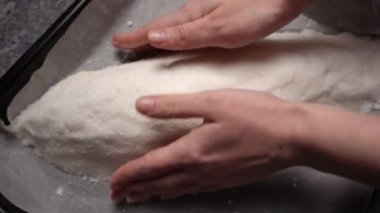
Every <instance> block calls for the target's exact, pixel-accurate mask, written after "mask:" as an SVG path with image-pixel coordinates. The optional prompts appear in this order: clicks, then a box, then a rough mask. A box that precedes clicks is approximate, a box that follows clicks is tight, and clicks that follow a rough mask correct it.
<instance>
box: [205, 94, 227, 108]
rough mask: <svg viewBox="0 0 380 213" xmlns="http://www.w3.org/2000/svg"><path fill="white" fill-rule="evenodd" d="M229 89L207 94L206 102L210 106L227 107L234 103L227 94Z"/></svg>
mask: <svg viewBox="0 0 380 213" xmlns="http://www.w3.org/2000/svg"><path fill="white" fill-rule="evenodd" d="M227 91H228V90H220V91H216V92H213V93H209V94H207V95H206V96H205V103H206V105H207V106H210V107H213V108H214V107H218V108H222V109H226V108H228V107H230V106H231V105H232V100H231V98H229V97H228V96H226V94H227Z"/></svg>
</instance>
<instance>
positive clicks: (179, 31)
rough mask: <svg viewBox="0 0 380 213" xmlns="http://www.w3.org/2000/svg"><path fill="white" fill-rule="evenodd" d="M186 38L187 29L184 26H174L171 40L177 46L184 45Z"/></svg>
mask: <svg viewBox="0 0 380 213" xmlns="http://www.w3.org/2000/svg"><path fill="white" fill-rule="evenodd" d="M187 40H188V31H187V29H186V27H184V26H183V25H180V26H178V27H176V28H175V29H174V31H173V42H174V43H175V44H176V46H177V47H179V48H181V47H186V45H187Z"/></svg>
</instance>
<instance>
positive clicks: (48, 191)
mask: <svg viewBox="0 0 380 213" xmlns="http://www.w3.org/2000/svg"><path fill="white" fill-rule="evenodd" d="M183 3H184V0H175V1H174V0H134V1H133V0H112V1H103V0H92V1H91V2H90V3H89V4H88V5H87V6H86V8H85V9H84V10H83V11H82V12H81V14H80V15H79V16H78V17H77V18H76V19H75V21H74V22H73V24H72V25H71V26H70V27H69V29H68V30H67V32H66V33H65V34H64V35H63V36H62V38H61V39H60V40H59V41H58V43H57V44H56V45H54V47H53V48H52V50H51V51H50V52H49V54H48V55H47V58H46V60H45V61H44V63H43V66H42V67H41V68H40V69H38V70H37V71H36V72H35V73H34V74H33V76H32V78H31V79H30V81H29V83H28V84H27V85H26V86H25V87H24V88H23V89H22V90H21V91H20V93H19V94H18V95H17V96H16V97H15V99H14V100H13V101H12V103H11V104H10V106H9V110H8V117H9V118H10V120H12V119H13V118H14V117H15V116H16V115H17V114H18V113H19V112H20V111H21V110H23V109H25V107H26V106H27V105H28V104H30V103H32V102H33V101H35V100H36V99H38V98H39V97H40V96H41V95H42V94H43V93H44V92H45V91H46V90H47V89H48V88H49V87H50V86H51V85H53V84H55V83H56V82H58V81H60V80H61V79H63V78H64V77H66V76H68V75H70V74H72V73H74V72H77V71H79V70H96V69H99V68H102V67H105V66H109V65H114V64H118V63H120V52H118V51H116V50H115V49H114V48H113V47H112V44H111V37H112V35H113V34H114V33H116V32H121V31H130V30H133V29H135V28H137V27H139V26H142V25H143V24H145V23H147V22H149V21H150V20H152V19H154V18H156V17H158V16H161V15H164V14H167V13H169V12H171V11H174V10H176V9H177V8H178V7H180V6H181V5H182V4H183ZM128 21H132V22H133V27H132V28H130V27H129V26H128V24H127V22H128ZM319 27H320V26H318V25H317V24H316V23H314V22H312V21H310V20H308V19H306V18H304V17H300V18H298V19H297V20H295V21H294V22H292V23H291V24H290V25H288V26H286V27H285V29H283V30H299V29H302V28H319ZM0 171H1V172H0V192H1V193H2V194H3V195H4V196H0V206H1V207H3V208H4V205H7V206H8V208H12V205H10V203H9V202H12V203H13V204H14V205H15V206H17V207H19V208H20V209H23V210H25V211H27V212H36V213H37V212H38V213H44V212H48V213H54V212H57V213H58V212H59V213H62V212H93V213H97V212H99V213H111V212H112V213H116V212H130V213H149V212H158V213H160V212H162V213H171V212H173V213H174V212H189V213H196V212H218V213H220V212H226V213H227V212H228V213H230V212H231V213H233V212H236V213H246V212H247V213H248V212H281V213H288V212H289V213H290V212H292V213H294V212H300V213H301V212H302V213H303V212H324V213H328V212H334V213H336V212H345V213H349V212H361V211H362V210H364V209H365V208H366V206H367V205H368V202H369V200H370V197H371V194H372V193H373V189H372V188H371V187H368V186H365V185H363V184H359V183H356V182H353V181H350V180H347V179H344V178H340V177H336V176H334V175H330V174H325V173H321V172H318V171H315V170H312V169H309V168H304V167H296V168H291V169H288V170H285V171H282V172H280V173H277V174H275V175H273V176H272V177H269V178H267V179H264V180H262V181H260V182H258V183H255V184H253V185H250V186H246V187H240V188H236V189H230V190H225V191H221V192H216V193H210V194H201V195H197V196H185V197H181V198H177V199H174V200H166V201H158V200H153V201H149V202H146V203H141V204H135V205H127V204H120V205H115V204H114V203H113V202H112V201H111V200H110V198H109V193H110V192H109V189H108V183H107V182H96V181H95V180H92V179H87V180H84V178H82V177H78V176H73V175H70V174H66V173H64V172H62V171H61V170H59V169H57V168H55V167H54V166H53V165H51V164H49V163H47V162H46V161H45V160H43V159H42V158H40V157H38V156H36V155H35V154H34V153H33V150H32V149H31V148H28V147H24V146H22V145H21V144H20V143H19V142H18V141H17V139H15V138H14V137H13V136H11V135H9V134H7V133H6V132H5V131H3V130H1V128H0ZM205 178H207V177H205ZM5 197H6V199H5ZM1 204H3V205H1ZM10 206H11V207H10ZM4 211H5V210H4ZM7 211H9V212H17V211H15V210H14V211H10V210H9V209H8V210H7ZM0 212H1V208H0Z"/></svg>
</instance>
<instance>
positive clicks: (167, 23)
mask: <svg viewBox="0 0 380 213" xmlns="http://www.w3.org/2000/svg"><path fill="white" fill-rule="evenodd" d="M191 11H192V10H189V9H188V8H187V7H183V8H182V9H180V10H179V11H177V12H175V13H174V14H171V15H168V16H164V17H162V18H159V19H158V20H156V21H153V22H152V23H150V24H148V25H146V26H144V27H142V28H141V29H138V30H136V31H134V32H130V33H121V34H117V35H115V36H114V37H113V44H114V46H115V47H117V48H121V49H129V48H136V47H139V46H142V45H145V44H148V43H149V39H148V33H149V32H150V31H152V30H156V29H160V28H166V27H171V26H175V25H179V24H183V23H186V22H188V21H192V20H195V19H197V18H199V17H200V16H199V15H198V14H197V13H192V12H191Z"/></svg>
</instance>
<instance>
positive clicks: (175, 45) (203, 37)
mask: <svg viewBox="0 0 380 213" xmlns="http://www.w3.org/2000/svg"><path fill="white" fill-rule="evenodd" d="M212 37H213V35H212V33H211V32H210V30H209V27H207V21H206V20H205V19H198V20H195V21H193V22H188V23H185V24H181V25H177V26H173V27H167V28H162V29H157V30H153V31H150V32H149V33H148V39H149V42H150V44H151V45H152V46H154V47H156V48H160V49H166V50H188V49H195V48H202V47H207V46H209V45H211V38H212Z"/></svg>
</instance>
